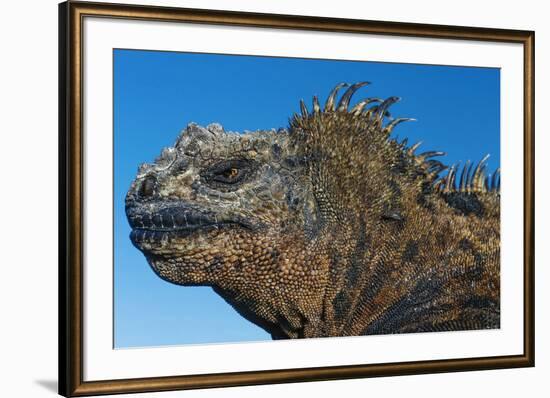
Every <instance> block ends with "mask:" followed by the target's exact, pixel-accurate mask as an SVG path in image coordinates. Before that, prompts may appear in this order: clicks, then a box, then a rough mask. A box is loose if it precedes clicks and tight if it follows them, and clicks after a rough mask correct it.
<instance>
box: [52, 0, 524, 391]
mask: <svg viewBox="0 0 550 398" xmlns="http://www.w3.org/2000/svg"><path fill="white" fill-rule="evenodd" d="M59 27H60V34H59V48H60V60H59V65H60V74H59V81H60V83H59V90H60V95H59V98H60V107H59V115H60V118H59V119H60V135H59V137H60V139H59V149H60V150H59V153H60V202H59V206H60V212H59V214H60V216H59V217H60V220H59V225H60V239H59V242H60V243H59V245H60V246H59V258H60V264H59V268H60V270H59V282H60V283H59V289H60V291H59V295H60V298H59V312H60V317H59V322H60V325H59V326H60V327H59V330H60V332H59V342H60V344H59V347H60V348H59V350H60V351H59V364H60V365H59V378H60V382H59V392H60V394H62V395H64V396H81V395H95V394H114V393H128V392H144V391H162V390H176V389H190V388H208V387H220V386H237V385H249V384H269V383H283V382H298V381H313V380H330V379H342V378H356V377H374V376H390V375H396V376H397V375H405V374H420V373H430V372H450V371H465V370H480V369H497V368H512V367H526V366H534V236H533V234H534V63H533V62H534V32H531V31H517V30H502V29H487V28H472V27H456V26H439V25H421V24H408V23H393V22H374V21H363V20H346V19H331V18H318V17H305V16H290V15H268V14H254V13H241V12H229V11H221V10H218V11H213V10H196V9H180V8H163V7H150V6H137V5H136V6H134V5H115V4H102V3H88V2H86V3H84V2H72V1H70V2H65V3H62V4H60V6H59Z"/></svg>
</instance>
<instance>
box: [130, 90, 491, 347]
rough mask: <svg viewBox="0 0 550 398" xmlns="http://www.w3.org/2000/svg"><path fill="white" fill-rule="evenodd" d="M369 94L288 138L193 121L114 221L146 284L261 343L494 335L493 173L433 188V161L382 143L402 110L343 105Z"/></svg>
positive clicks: (314, 112)
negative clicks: (159, 282) (121, 220)
mask: <svg viewBox="0 0 550 398" xmlns="http://www.w3.org/2000/svg"><path fill="white" fill-rule="evenodd" d="M366 84H368V83H367V82H361V83H356V84H353V85H351V86H348V85H347V84H345V83H342V84H339V85H338V86H336V87H335V88H334V90H332V92H331V93H330V95H329V97H328V99H327V101H326V104H325V106H324V108H323V109H322V108H321V106H320V105H319V101H318V100H317V98H316V97H314V98H313V106H312V109H311V110H309V109H308V108H307V107H306V105H305V104H304V102H303V101H301V103H300V105H301V114H300V115H298V114H295V115H294V116H293V117H292V118H291V120H290V123H289V127H288V129H279V130H274V129H273V130H269V131H255V132H245V133H244V134H238V133H232V132H226V131H224V129H223V127H222V126H221V125H219V124H210V125H208V126H207V127H201V126H199V125H197V124H194V123H191V124H189V125H188V126H187V128H186V129H185V130H184V131H183V132H182V133H181V134H180V136H179V137H178V138H177V141H176V143H175V145H174V147H171V148H166V149H164V150H163V152H162V154H161V155H160V156H159V157H158V159H156V161H155V162H154V163H153V164H144V165H142V166H141V167H140V169H139V172H138V175H137V178H136V179H135V181H134V182H133V183H132V185H131V188H130V189H129V192H128V194H127V197H126V213H127V217H128V220H129V223H130V225H131V227H132V229H133V230H132V232H131V236H130V237H131V240H132V242H133V244H134V245H135V246H136V247H137V248H138V249H139V250H141V251H142V252H143V253H144V255H145V256H146V258H147V260H148V262H149V264H150V265H151V267H152V269H153V270H154V271H155V272H156V274H157V275H158V276H160V277H161V278H163V279H165V280H167V281H169V282H172V283H175V284H179V285H207V286H212V287H213V289H214V290H215V291H216V292H217V293H218V294H220V295H221V296H222V297H223V298H224V299H225V300H226V301H227V302H228V303H230V304H231V305H232V306H233V307H234V308H235V309H236V310H237V311H238V312H239V313H240V314H241V315H243V316H244V317H245V318H246V319H248V320H250V321H252V322H253V323H255V324H256V325H258V326H260V327H262V328H263V329H265V330H266V331H267V332H268V333H270V334H271V336H272V338H273V339H283V338H304V337H325V336H357V335H369V334H389V333H407V332H433V331H453V330H468V329H488V328H499V325H500V299H499V298H500V275H499V268H500V267H499V253H500V248H499V241H500V231H499V228H500V227H499V225H500V221H499V218H500V204H499V203H500V174H499V171H498V170H497V171H496V172H495V173H494V174H493V175H492V176H491V175H488V174H487V173H486V167H487V162H486V158H485V159H483V160H481V161H480V162H479V163H478V164H477V165H474V164H472V163H470V162H467V163H466V165H465V166H464V167H463V168H462V170H459V168H458V167H457V166H456V165H454V166H451V167H450V168H449V170H448V172H447V173H446V174H444V175H442V172H443V171H444V170H445V169H446V168H447V167H446V166H445V165H444V164H443V163H441V162H440V161H438V160H435V159H434V157H437V156H441V155H444V154H443V153H442V152H435V151H429V152H424V153H419V154H418V153H417V148H418V145H419V144H415V145H412V146H407V142H406V140H404V141H398V140H397V139H394V138H391V137H390V133H391V132H392V130H393V129H394V127H395V126H397V125H398V124H400V123H402V122H404V121H407V120H410V119H405V118H397V119H393V118H391V116H390V115H389V113H388V108H389V107H390V106H391V105H392V104H393V103H395V102H396V101H398V100H399V98H397V97H390V98H388V99H386V100H384V101H382V100H380V99H378V98H367V99H365V100H363V101H360V102H358V103H357V104H356V105H355V106H353V107H351V106H350V99H351V98H352V95H353V94H354V93H355V92H356V90H357V89H359V88H360V87H362V86H364V85H366ZM343 87H348V88H347V90H346V91H345V92H344V93H343V95H342V96H341V97H340V99H339V100H337V97H338V93H339V90H341V89H342V88H343Z"/></svg>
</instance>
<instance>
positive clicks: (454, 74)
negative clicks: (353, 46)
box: [113, 50, 500, 348]
mask: <svg viewBox="0 0 550 398" xmlns="http://www.w3.org/2000/svg"><path fill="white" fill-rule="evenodd" d="M365 80H366V81H370V82H372V85H370V86H367V87H365V88H362V89H361V90H360V91H359V92H358V93H357V94H356V96H355V101H359V100H361V99H363V98H366V97H382V98H386V97H389V96H394V95H395V96H399V97H401V98H402V101H401V102H399V103H397V104H396V105H394V106H392V108H391V109H390V110H391V112H392V114H393V115H394V116H400V117H414V118H416V119H417V120H418V121H417V122H414V123H405V124H402V125H400V126H399V127H397V128H396V129H395V133H394V135H395V134H396V135H398V136H399V137H400V138H405V137H408V139H409V143H414V142H416V141H422V142H423V144H422V146H421V147H420V151H422V149H423V150H442V151H445V152H446V153H447V156H445V157H444V158H442V159H441V160H443V161H444V162H445V163H447V164H452V163H454V162H458V161H462V163H464V162H465V161H466V160H468V159H470V160H472V161H478V160H480V159H481V158H482V157H483V156H485V155H486V154H490V155H491V157H490V160H489V170H490V171H493V170H494V169H496V168H497V167H498V166H499V164H500V71H499V70H498V69H494V68H471V67H460V66H433V65H417V64H392V63H379V62H357V61H353V62H352V61H333V60H312V59H296V58H273V57H255V56H239V55H235V56H233V55H215V54H193V53H175V52H159V51H138V50H115V51H114V86H113V88H114V118H115V120H114V160H115V162H114V178H115V184H114V276H115V285H114V294H115V302H114V318H115V319H114V321H115V322H114V325H115V330H114V336H115V343H114V345H115V347H116V348H123V347H143V346H160V345H180V344H204V343H221V342H237V341H253V340H269V339H270V337H269V335H268V334H267V333H265V332H264V331H263V330H261V329H259V328H258V327H256V326H255V325H253V324H251V323H249V322H248V321H246V320H245V319H244V318H242V317H241V316H240V315H238V314H237V313H236V312H235V311H234V310H233V309H232V308H231V307H230V306H229V305H228V304H227V303H225V302H224V301H223V300H222V299H221V298H220V297H219V296H217V295H216V294H215V293H214V292H213V291H212V290H211V288H209V287H181V286H176V285H173V284H170V283H168V282H165V281H164V280H161V279H160V278H159V277H157V276H156V275H155V274H154V273H153V271H152V270H151V269H150V267H149V265H148V264H147V262H146V260H145V257H144V256H143V255H142V254H141V253H140V252H139V251H138V250H137V249H135V248H134V247H133V246H132V244H131V242H130V240H129V238H128V235H129V233H130V228H129V226H128V223H127V221H126V216H125V213H124V196H125V194H126V191H127V190H128V187H129V186H130V183H131V182H132V180H133V179H134V177H135V175H136V171H137V167H138V165H139V164H140V163H143V162H150V161H152V160H153V159H154V158H155V157H156V156H157V155H158V154H159V153H160V151H161V149H162V148H163V147H166V146H172V145H173V143H174V141H175V139H176V137H177V135H178V133H179V132H180V131H181V130H182V129H183V128H185V126H186V125H187V124H188V123H189V122H196V123H199V124H202V125H207V124H209V123H212V122H219V123H221V124H222V125H223V126H224V128H225V129H226V130H233V131H243V130H256V129H270V128H273V127H274V128H278V127H286V126H287V125H288V119H289V117H290V116H291V115H292V114H293V113H294V112H299V100H300V99H304V100H305V101H306V104H308V106H310V105H311V98H312V96H313V95H318V96H319V99H320V100H321V101H322V103H323V102H324V100H325V99H326V97H327V95H328V93H329V91H330V90H331V89H332V88H333V86H335V85H336V84H337V83H339V82H349V83H354V82H358V81H365ZM355 101H354V102H355Z"/></svg>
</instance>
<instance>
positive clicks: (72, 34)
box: [59, 1, 535, 397]
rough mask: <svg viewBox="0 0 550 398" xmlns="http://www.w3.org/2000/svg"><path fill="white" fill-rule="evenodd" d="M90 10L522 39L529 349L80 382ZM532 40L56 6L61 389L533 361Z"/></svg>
mask: <svg viewBox="0 0 550 398" xmlns="http://www.w3.org/2000/svg"><path fill="white" fill-rule="evenodd" d="M88 16H94V17H110V18H122V19H142V20H155V21H183V22H193V23H203V24H224V25H240V26H256V27H269V28H280V29H305V30H318V31H329V32H354V33H369V34H384V35H398V36H414V37H431V38H445V39H461V40H481V41H494V42H509V43H520V44H522V45H523V48H524V155H525V156H524V159H525V160H524V177H525V179H524V181H525V182H524V202H525V208H524V350H523V354H522V355H514V356H500V357H486V358H468V359H448V360H431V361H415V362H400V363H390V364H371V365H354V366H332V367H320V368H302V369H284V370H268V371H253V372H238V373H224V374H208V375H190V376H171V377H150V378H140V379H125V380H102V381H91V382H85V381H83V379H82V374H83V372H82V370H83V369H82V366H83V352H82V315H83V314H82V310H83V309H82V286H83V275H82V245H83V235H82V150H83V147H82V145H83V144H82V142H83V139H82V22H83V18H85V17H88ZM534 44H535V33H534V32H532V31H519V30H504V29H487V28H472V27H457V26H442V25H424V24H412V23H395V22H378V21H364V20H351V19H334V18H319V17H305V16H291V15H273V14H256V13H242V12H229V11H212V10H197V9H183V8H168V7H152V6H135V5H118V4H102V3H87V2H86V3H83V2H73V1H69V2H65V3H61V4H60V5H59V49H60V51H59V101H60V103H59V181H60V184H59V393H60V394H62V395H64V396H67V397H72V396H83V395H95V394H116V393H130V392H146V391H165V390H178V389H192V388H206V387H228V386H242V385H251V384H270V383H288V382H303V381H315V380H331V379H345V378H359V377H375V376H392V375H406V374H407V375H410V374H422V373H434V372H449V371H467V370H482V369H499V368H513V367H529V366H534V361H535V342H534V340H535V328H534V316H535V310H534V297H535V296H534V288H535V283H534V189H535V180H534V167H535V159H534V156H535V155H534V136H535V134H534V118H535V115H534V106H535V98H534V89H535V84H534V79H535V76H534V69H535V67H534V57H535V55H534Z"/></svg>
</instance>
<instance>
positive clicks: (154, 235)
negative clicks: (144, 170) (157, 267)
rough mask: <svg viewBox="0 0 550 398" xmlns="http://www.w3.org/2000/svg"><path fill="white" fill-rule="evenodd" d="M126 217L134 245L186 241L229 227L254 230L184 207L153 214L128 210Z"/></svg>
mask: <svg viewBox="0 0 550 398" xmlns="http://www.w3.org/2000/svg"><path fill="white" fill-rule="evenodd" d="M127 216H128V222H129V223H130V226H131V227H132V232H131V234H130V239H131V240H132V242H133V243H134V244H139V243H140V242H144V241H149V242H150V241H160V240H162V239H166V238H185V237H187V236H190V235H192V234H193V233H195V232H198V231H210V230H218V229H222V228H228V227H242V228H246V229H252V228H253V226H252V225H251V224H250V223H248V222H246V221H244V220H240V219H230V220H224V219H219V217H218V216H216V215H215V214H210V213H204V212H200V211H197V210H195V209H191V208H189V207H185V206H181V207H166V208H163V209H159V210H158V211H155V212H150V211H145V210H144V209H139V208H131V209H128V211H127Z"/></svg>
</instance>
